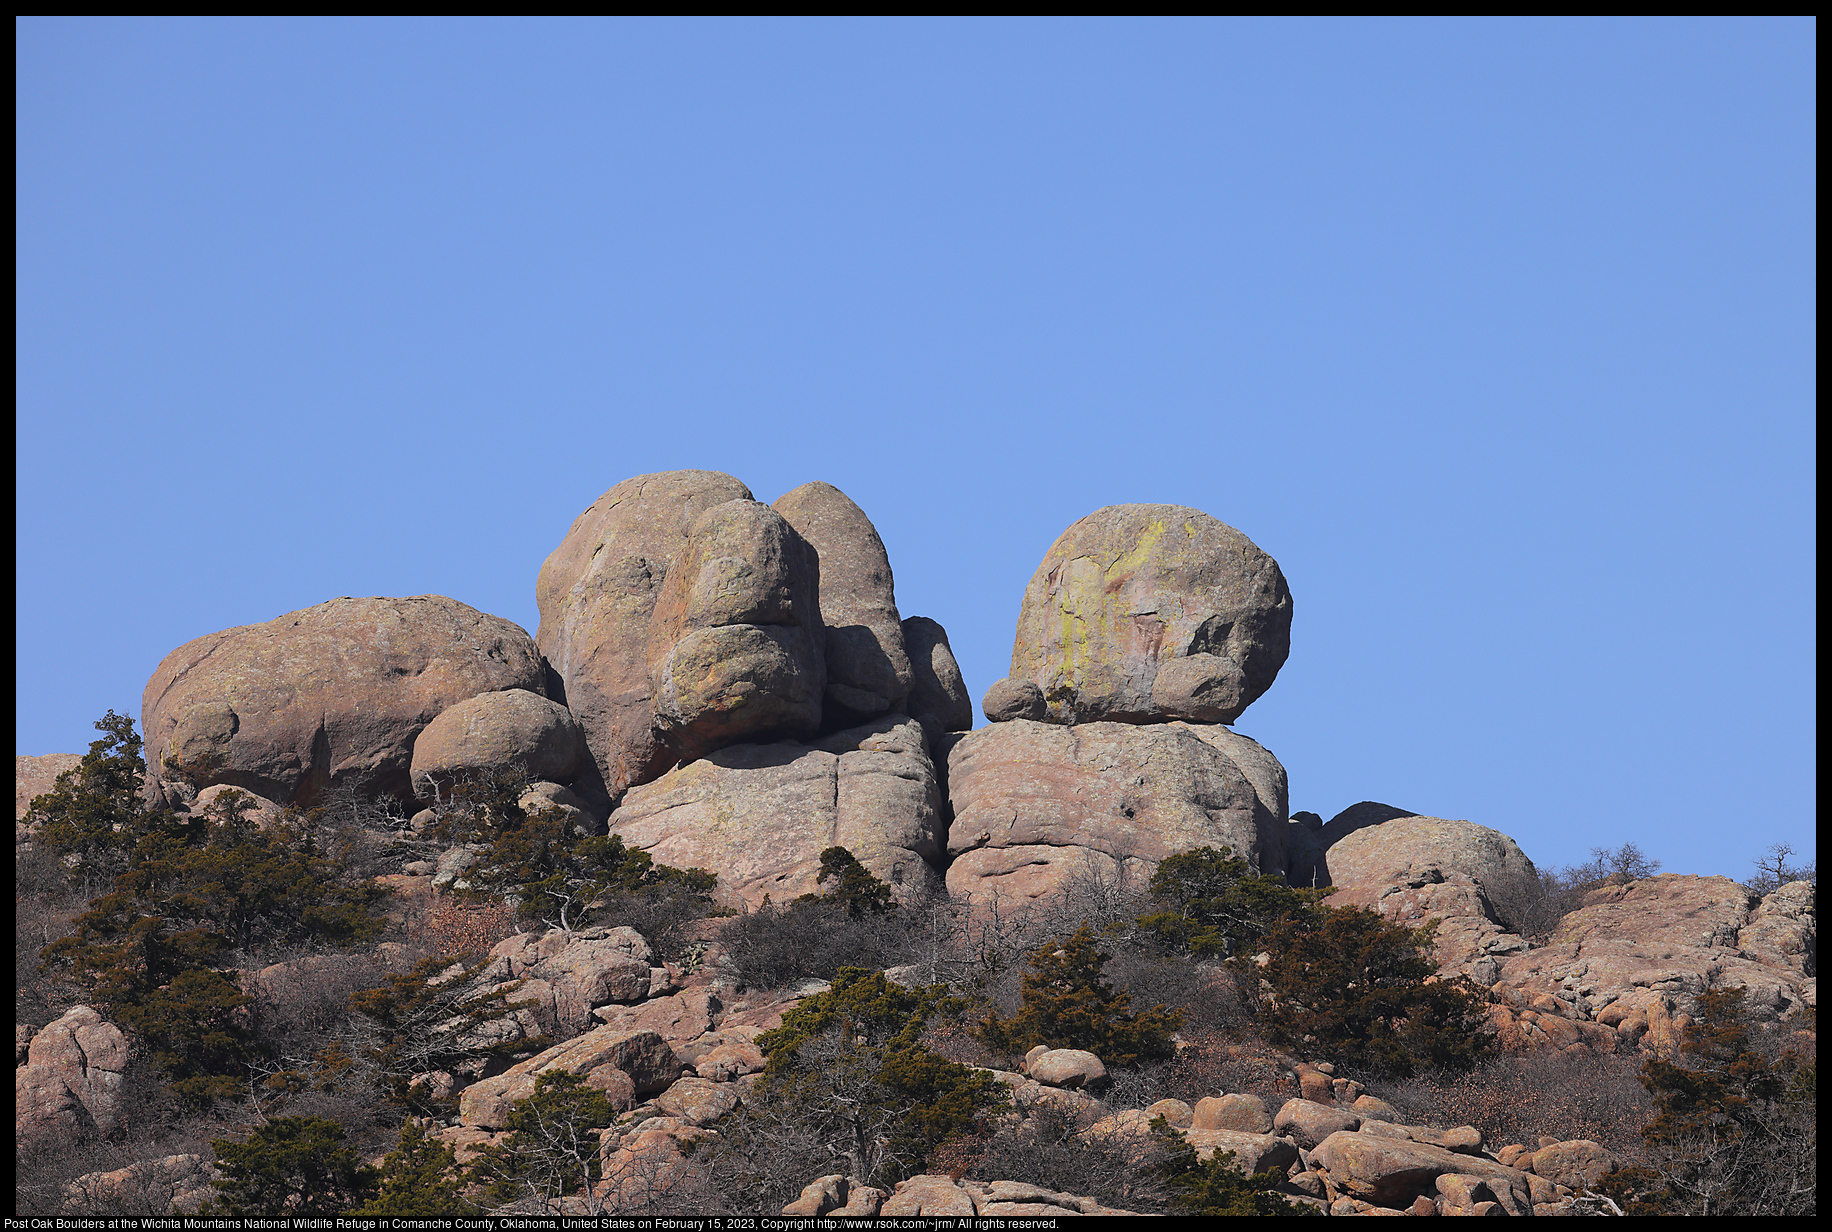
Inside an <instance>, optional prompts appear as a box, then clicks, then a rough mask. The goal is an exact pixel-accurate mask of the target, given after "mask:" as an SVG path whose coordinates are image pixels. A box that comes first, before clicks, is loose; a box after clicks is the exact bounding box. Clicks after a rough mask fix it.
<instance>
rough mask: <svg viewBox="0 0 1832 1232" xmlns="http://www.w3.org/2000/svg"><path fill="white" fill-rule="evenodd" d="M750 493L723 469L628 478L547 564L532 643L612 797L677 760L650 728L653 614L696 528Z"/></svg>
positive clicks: (575, 527)
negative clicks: (561, 689)
mask: <svg viewBox="0 0 1832 1232" xmlns="http://www.w3.org/2000/svg"><path fill="white" fill-rule="evenodd" d="M750 497H751V492H750V489H749V488H747V487H745V486H744V485H743V484H742V483H740V482H738V480H736V479H734V478H732V477H731V476H730V475H725V474H721V473H719V472H718V471H666V472H663V473H661V474H655V475H638V476H636V477H635V478H633V479H626V480H624V481H623V482H622V483H620V484H618V485H617V486H616V487H614V488H612V489H611V490H610V491H608V492H606V493H605V494H604V495H603V496H601V497H599V498H598V499H597V500H596V501H594V502H593V503H592V506H591V508H589V509H587V510H586V511H585V512H584V513H582V514H580V515H579V516H578V518H577V519H576V520H575V521H574V522H573V524H572V529H570V530H569V531H567V532H566V537H565V538H564V539H562V540H561V541H560V546H559V547H557V548H555V549H554V550H553V554H552V555H551V556H549V557H548V558H547V561H546V563H545V564H543V565H542V566H541V574H540V578H539V580H538V581H537V582H536V584H535V593H536V599H537V601H538V603H539V605H540V610H541V627H540V631H539V632H538V633H537V634H536V636H535V640H536V641H537V642H538V643H539V645H540V647H541V651H542V653H544V654H545V655H546V656H547V658H548V660H549V662H551V663H552V664H553V667H554V669H555V670H556V671H557V672H558V673H559V675H560V679H561V681H562V682H563V683H564V685H565V688H566V699H565V700H566V704H567V707H568V709H570V710H571V711H572V713H573V716H574V717H575V718H576V719H577V720H578V721H579V725H580V726H581V727H582V728H583V729H584V731H585V742H586V744H587V746H588V747H589V748H590V750H591V754H592V759H593V761H594V762H595V763H596V765H597V767H598V768H599V770H600V771H602V773H603V776H604V785H605V788H606V789H607V790H608V791H609V793H610V796H611V798H612V799H613V800H615V799H616V798H617V797H619V796H621V795H622V794H623V792H624V791H625V790H626V789H627V788H629V787H630V786H631V785H633V784H636V783H646V782H648V781H650V780H651V779H653V778H655V777H657V776H658V775H660V774H662V773H663V772H664V771H666V770H667V769H668V767H669V766H671V765H673V764H674V761H675V753H674V751H673V750H672V749H670V748H669V747H668V746H667V745H666V744H665V743H664V742H663V741H662V739H661V738H660V736H659V735H658V734H657V733H656V732H655V731H654V729H653V727H652V725H651V724H652V717H653V716H652V713H651V711H652V706H651V698H650V684H649V618H650V615H651V613H653V611H654V609H655V601H656V598H657V597H658V596H659V595H660V593H661V590H662V586H663V584H664V582H665V581H666V579H667V577H668V574H669V572H670V571H671V570H672V569H673V567H674V563H675V561H676V559H678V558H679V557H680V555H681V554H682V553H683V552H685V551H686V549H687V546H688V542H689V540H690V539H691V537H692V532H693V527H694V524H695V523H696V522H697V521H699V518H700V515H701V514H703V513H705V512H706V511H707V510H708V509H711V508H712V507H713V506H715V505H722V504H724V503H725V502H727V501H732V500H749V499H750Z"/></svg>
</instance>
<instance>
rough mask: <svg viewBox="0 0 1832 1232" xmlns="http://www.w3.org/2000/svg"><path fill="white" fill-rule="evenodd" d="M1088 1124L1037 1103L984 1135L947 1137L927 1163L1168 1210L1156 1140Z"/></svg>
mask: <svg viewBox="0 0 1832 1232" xmlns="http://www.w3.org/2000/svg"><path fill="white" fill-rule="evenodd" d="M1087 1128H1088V1127H1087V1126H1086V1125H1083V1124H1082V1123H1081V1122H1080V1121H1079V1120H1078V1119H1077V1118H1076V1117H1074V1116H1073V1115H1071V1114H1069V1113H1068V1112H1066V1111H1064V1110H1063V1109H1061V1108H1059V1107H1057V1106H1055V1105H1053V1104H1048V1103H1042V1104H1037V1105H1034V1106H1032V1107H1031V1108H1030V1109H1028V1110H1026V1111H1025V1112H1023V1113H1015V1114H1012V1115H1010V1116H1009V1117H1007V1118H1005V1119H1004V1120H1002V1121H1001V1122H1000V1123H999V1124H998V1125H997V1127H996V1128H995V1129H994V1130H993V1131H992V1132H991V1133H990V1134H987V1135H986V1136H984V1137H976V1138H969V1137H962V1138H956V1139H954V1140H952V1141H950V1142H949V1143H947V1144H946V1145H944V1146H943V1147H942V1148H941V1150H940V1151H938V1152H937V1153H936V1157H935V1159H934V1161H933V1164H932V1166H933V1167H935V1168H936V1169H937V1170H938V1171H943V1172H946V1173H947V1174H948V1175H949V1176H952V1177H956V1178H959V1177H963V1176H972V1177H974V1178H976V1179H981V1180H987V1181H1020V1182H1023V1183H1025V1184H1030V1185H1039V1186H1041V1187H1043V1188H1044V1189H1053V1190H1056V1191H1057V1192H1059V1193H1072V1194H1076V1195H1078V1196H1080V1197H1084V1198H1093V1199H1095V1200H1096V1201H1097V1202H1100V1203H1101V1204H1102V1205H1104V1206H1110V1207H1116V1208H1121V1209H1124V1210H1132V1211H1140V1212H1144V1213H1157V1212H1161V1211H1164V1210H1166V1209H1167V1206H1168V1202H1169V1199H1170V1196H1171V1194H1170V1189H1169V1187H1168V1186H1166V1185H1165V1183H1164V1182H1163V1180H1162V1179H1160V1178H1159V1177H1158V1176H1157V1175H1156V1168H1155V1165H1156V1164H1157V1163H1158V1162H1159V1146H1158V1144H1157V1143H1156V1142H1155V1141H1154V1140H1153V1139H1151V1138H1144V1137H1131V1136H1126V1135H1108V1136H1083V1131H1084V1130H1086V1129H1087Z"/></svg>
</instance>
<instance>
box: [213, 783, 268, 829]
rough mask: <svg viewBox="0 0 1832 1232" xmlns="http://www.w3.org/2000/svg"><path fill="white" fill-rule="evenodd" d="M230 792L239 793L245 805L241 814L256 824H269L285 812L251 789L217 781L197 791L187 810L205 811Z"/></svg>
mask: <svg viewBox="0 0 1832 1232" xmlns="http://www.w3.org/2000/svg"><path fill="white" fill-rule="evenodd" d="M232 792H240V793H241V796H242V804H243V805H244V806H245V807H244V808H243V811H242V816H243V817H244V818H246V819H247V820H249V821H252V822H254V824H255V825H257V826H271V825H273V824H274V823H275V822H277V821H279V820H280V818H281V817H282V816H284V815H285V813H286V810H285V809H283V808H281V807H280V806H279V805H278V804H275V803H274V802H273V801H272V800H269V799H267V798H266V797H264V796H257V795H255V794H254V793H253V792H252V791H244V790H243V789H242V788H240V787H231V786H229V785H228V784H226V783H218V784H217V785H216V786H214V787H206V788H204V789H203V790H202V791H200V792H198V793H197V797H196V799H194V800H192V801H191V802H190V806H189V811H190V812H191V813H193V814H197V813H204V812H207V811H209V810H210V809H211V808H212V807H213V806H214V805H215V804H216V802H217V801H218V800H221V799H222V798H223V797H224V796H226V795H229V794H231V793H232Z"/></svg>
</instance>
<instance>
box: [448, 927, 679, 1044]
mask: <svg viewBox="0 0 1832 1232" xmlns="http://www.w3.org/2000/svg"><path fill="white" fill-rule="evenodd" d="M654 961H655V956H654V953H653V951H651V950H650V948H649V943H648V942H647V941H645V940H643V938H642V934H640V933H638V932H637V931H636V930H635V929H633V928H589V929H584V930H581V931H579V932H572V933H568V932H563V931H561V930H559V929H553V930H550V931H548V932H546V933H542V934H538V935H537V934H534V933H517V934H516V935H515V936H513V937H507V938H504V939H503V940H501V941H499V942H497V943H496V944H495V945H494V946H492V947H491V949H490V955H489V966H488V967H486V968H485V971H484V975H485V978H487V979H492V980H495V981H497V982H507V981H510V980H526V981H528V983H527V984H525V985H524V986H523V988H522V989H521V991H520V992H518V993H517V994H516V995H515V999H516V1000H518V1001H519V1000H528V999H535V1000H540V999H542V996H543V994H544V993H545V994H546V996H547V997H548V998H550V1000H551V1005H552V1013H553V1014H554V1015H556V1016H557V1017H558V1019H559V1020H560V1021H561V1022H563V1023H572V1024H581V1023H583V1022H585V1020H586V1017H587V1015H588V1014H589V1013H590V1011H591V1010H593V1009H594V1008H596V1007H598V1006H603V1005H611V1004H628V1003H634V1002H639V1001H642V1000H643V999H644V998H645V997H647V996H648V995H649V984H650V977H649V973H650V968H651V966H652V965H653V963H654ZM549 990H550V991H549ZM644 1025H645V1026H646V1025H647V1024H644ZM627 1029H633V1028H627Z"/></svg>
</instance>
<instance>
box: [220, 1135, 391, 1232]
mask: <svg viewBox="0 0 1832 1232" xmlns="http://www.w3.org/2000/svg"><path fill="white" fill-rule="evenodd" d="M212 1145H213V1146H214V1148H215V1150H216V1168H217V1171H218V1172H220V1173H221V1174H222V1177H221V1179H220V1180H217V1181H215V1182H213V1184H214V1185H215V1186H216V1188H217V1189H218V1190H219V1191H221V1193H222V1195H223V1196H222V1197H221V1198H220V1199H218V1200H217V1203H216V1210H214V1211H210V1212H208V1213H211V1214H223V1215H234V1216H241V1217H243V1218H247V1217H249V1216H252V1215H271V1216H287V1217H290V1218H301V1217H303V1216H307V1215H342V1214H344V1213H346V1212H347V1211H349V1210H350V1209H351V1208H352V1207H354V1206H357V1205H359V1204H361V1203H363V1202H365V1201H367V1200H368V1199H370V1198H371V1197H373V1196H374V1195H375V1192H376V1187H377V1185H378V1183H379V1182H380V1179H381V1174H380V1173H379V1172H377V1171H376V1170H375V1169H374V1168H371V1167H368V1166H367V1165H365V1164H364V1163H363V1162H362V1161H361V1160H360V1159H358V1158H357V1157H356V1152H354V1151H352V1150H351V1149H350V1148H349V1147H348V1146H346V1145H344V1131H343V1127H342V1126H341V1125H339V1124H338V1123H337V1122H335V1121H327V1120H325V1119H323V1118H322V1117H293V1116H288V1117H276V1118H274V1119H273V1120H271V1121H269V1122H268V1123H267V1124H265V1125H262V1126H260V1127H259V1128H257V1129H256V1130H255V1131H254V1132H253V1133H251V1134H249V1135H248V1138H247V1140H246V1141H244V1142H233V1141H230V1140H228V1139H223V1138H218V1139H217V1140H216V1141H215V1142H214V1143H213V1144H212Z"/></svg>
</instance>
